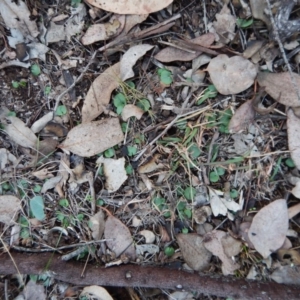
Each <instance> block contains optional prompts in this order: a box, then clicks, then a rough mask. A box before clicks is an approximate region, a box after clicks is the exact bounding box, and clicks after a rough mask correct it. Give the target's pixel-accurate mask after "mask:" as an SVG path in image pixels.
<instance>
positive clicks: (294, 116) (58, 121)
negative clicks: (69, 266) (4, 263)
mask: <svg viewBox="0 0 300 300" xmlns="http://www.w3.org/2000/svg"><path fill="white" fill-rule="evenodd" d="M6 2H7V1H6ZM6 2H3V3H2V4H1V6H0V11H1V14H3V11H4V10H3V9H4V6H5V5H6V6H5V9H6V10H7V9H8V8H7V7H10V8H9V9H10V14H9V16H11V17H12V16H16V15H17V16H18V19H16V18H14V19H13V18H4V25H5V29H6V31H5V34H8V35H9V36H8V37H7V40H8V43H9V46H10V47H11V48H10V49H8V48H5V51H4V52H3V57H4V58H5V59H6V62H5V63H3V64H2V65H1V69H3V74H6V75H7V79H5V78H4V80H3V86H2V87H3V88H2V89H1V96H2V98H3V99H8V100H7V101H6V103H5V105H6V106H7V108H5V107H3V108H2V109H1V113H0V123H1V130H2V131H1V139H2V140H1V142H2V141H3V142H2V143H3V146H2V149H1V151H0V162H1V176H2V183H1V196H0V197H1V198H2V200H3V201H1V205H0V206H1V207H0V210H1V220H0V222H1V223H3V225H4V226H5V227H4V228H5V231H4V235H5V237H6V238H9V235H10V234H11V235H14V238H11V239H10V241H11V247H12V248H14V249H15V250H21V251H23V250H24V248H25V249H26V251H29V252H30V251H31V249H32V250H35V251H36V250H38V249H43V250H45V249H50V248H49V247H52V249H53V245H54V244H53V243H51V242H50V241H49V236H50V235H47V236H48V239H46V238H45V240H44V241H43V242H44V243H43V244H42V246H39V247H41V248H37V247H36V246H35V245H36V244H37V243H40V242H41V241H40V240H37V237H36V233H35V230H37V228H39V229H38V230H41V231H40V232H41V234H42V232H44V230H46V231H48V230H49V227H52V229H53V232H56V231H57V230H56V229H55V228H61V230H62V231H61V232H65V233H66V234H63V236H64V237H66V236H68V237H69V238H70V239H71V240H70V241H69V244H74V245H76V244H78V243H80V245H81V246H79V247H78V246H74V250H73V249H72V250H71V252H70V253H68V254H67V255H64V256H63V257H64V259H66V258H65V256H69V257H77V258H78V259H84V257H85V255H91V257H92V259H95V258H96V259H97V260H98V262H99V263H100V264H102V265H105V266H107V267H109V266H117V265H119V264H123V263H128V262H131V263H137V262H138V263H140V264H149V263H150V264H159V265H163V264H172V263H174V264H175V263H179V264H180V265H184V264H186V265H187V266H188V267H187V268H191V269H193V270H195V271H201V272H206V273H208V274H210V275H211V274H214V273H219V274H220V273H222V274H223V275H226V276H227V275H229V274H234V275H236V276H240V277H251V276H250V271H251V269H252V270H253V266H254V265H255V272H256V277H257V278H262V277H264V276H267V277H268V278H270V279H273V280H275V281H277V282H285V283H294V284H297V283H298V281H297V276H296V275H295V274H296V273H295V272H294V268H293V266H291V264H295V265H298V261H299V259H298V256H299V254H298V251H297V250H296V249H297V246H299V245H298V243H297V241H296V240H297V237H298V232H299V230H298V227H297V226H289V224H292V223H291V222H294V223H293V224H298V223H299V215H298V214H299V211H300V209H299V205H298V204H297V202H298V201H299V195H300V193H299V178H300V176H299V173H298V169H299V168H300V167H299V158H298V156H299V155H298V149H299V145H298V140H299V138H297V135H298V127H299V124H298V123H299V118H298V116H299V112H298V110H299V109H298V107H299V106H300V105H299V98H298V94H299V92H298V91H297V88H296V87H297V82H298V79H299V75H298V74H297V73H289V72H287V71H286V69H285V68H283V67H282V62H280V59H278V58H279V56H280V52H279V51H278V47H277V45H276V43H274V42H271V43H268V44H267V45H266V44H264V43H263V41H261V40H260V39H259V38H258V39H257V40H254V43H253V36H252V37H251V35H250V34H249V33H250V32H252V31H253V30H252V29H251V27H247V26H249V25H247V24H252V23H251V22H254V24H255V25H256V23H255V22H257V21H256V20H255V19H253V18H257V19H261V20H262V21H263V22H264V25H263V26H265V29H266V30H269V31H270V33H271V35H270V40H271V39H272V30H271V27H270V21H269V19H268V17H267V15H265V14H261V13H260V12H259V9H258V8H257V7H260V5H261V4H258V3H257V2H256V1H250V6H251V8H252V12H251V10H250V8H249V6H248V5H247V4H245V3H240V4H237V3H233V4H232V5H227V4H224V5H220V3H219V4H216V5H214V6H213V7H214V9H215V11H214V14H213V15H211V18H210V20H211V21H210V23H207V20H206V19H205V18H206V17H204V15H202V14H201V12H200V11H202V8H203V7H202V6H200V4H199V3H198V4H191V7H190V8H189V7H186V8H185V9H187V11H188V12H189V13H190V15H191V16H192V22H191V23H190V24H188V23H187V21H186V20H185V18H180V17H181V14H182V12H181V11H180V10H179V9H178V7H177V4H176V3H172V1H168V2H164V3H163V2H161V1H152V2H151V3H150V2H149V1H148V2H147V3H145V5H144V6H140V5H138V4H137V2H136V1H131V0H127V1H123V2H122V1H118V2H111V3H110V2H107V1H104V2H103V3H102V2H101V1H88V2H89V4H91V6H90V7H89V9H90V10H89V11H87V8H88V7H87V6H86V4H84V3H79V4H78V5H77V4H73V2H72V5H71V6H70V7H68V8H67V10H64V11H68V14H65V13H64V14H60V15H57V16H54V15H53V10H52V8H51V7H48V6H47V4H43V5H45V7H46V9H44V10H43V11H44V12H45V14H47V18H48V17H51V21H49V22H48V23H44V22H43V20H42V19H41V20H39V21H37V20H38V19H39V18H37V16H38V15H37V11H36V10H35V9H34V10H33V11H30V10H31V9H32V8H30V10H29V9H28V8H27V7H26V4H25V2H24V1H21V2H20V3H21V6H20V10H19V11H18V10H16V7H15V4H10V3H9V2H7V3H9V5H8V4H7V3H6ZM121 2H122V3H121ZM123 4H124V5H125V4H126V5H125V6H126V7H123ZM139 4H140V3H139ZM7 5H8V6H7ZM60 5H62V4H60ZM197 5H199V7H197ZM239 5H240V6H239ZM97 7H98V8H101V9H102V10H101V9H98V8H97ZM195 8H198V10H197V9H195ZM36 9H37V10H38V11H39V8H36ZM162 9H163V10H162ZM263 9H266V7H264V8H263ZM276 9H277V10H278V14H279V13H280V12H281V8H280V7H279V8H278V7H276V8H275V10H276ZM106 10H107V11H110V12H112V13H107V12H106ZM157 11H159V12H157ZM87 12H88V14H87ZM241 12H242V13H241ZM150 13H151V15H150V16H149V15H148V14H150ZM210 13H211V12H209V11H207V15H210ZM31 14H33V15H34V16H35V17H36V18H32V17H30V15H31ZM243 14H244V15H243ZM45 16H46V15H45ZM170 16H171V17H170ZM245 16H247V18H246V19H243V18H245ZM199 17H200V19H201V21H200V20H199ZM13 20H15V23H12V22H13ZM87 20H89V21H90V22H89V21H87ZM154 20H155V22H154V25H151V24H152V23H153V21H154ZM202 21H203V22H204V23H203V24H202ZM247 22H248V23H247ZM23 24H27V27H26V26H23ZM90 25H91V26H90ZM184 26H188V27H189V30H188V31H187V33H186V35H185V36H182V35H179V34H177V33H176V32H179V31H178V30H179V28H181V29H182V28H184ZM243 26H245V27H243ZM204 28H205V30H204ZM237 28H239V31H237ZM245 28H247V31H246V30H244V29H245ZM191 29H192V30H193V32H194V34H190V33H191V31H190V30H191ZM26 30H28V31H26ZM46 32H47V34H45V33H46ZM170 32H173V33H172V36H168V35H169V34H170ZM205 32H209V33H205ZM241 33H242V34H243V35H240V34H241ZM1 34H3V33H1ZM37 35H39V39H37ZM75 35H77V36H75ZM164 35H167V37H165V36H164ZM242 36H243V38H242ZM169 37H170V38H169ZM157 38H159V43H157V40H156V39H157ZM78 40H80V41H81V42H82V44H83V45H81V44H79V43H78V42H76V43H74V41H78ZM145 40H146V41H145ZM70 41H72V42H71V43H70ZM101 41H104V42H101ZM18 43H19V44H18ZM251 44H252V45H254V46H253V47H252V46H251ZM85 45H90V46H89V47H91V48H88V47H86V46H85ZM60 47H61V48H60ZM93 47H94V48H93ZM286 47H287V46H286ZM93 49H98V50H96V51H95V50H93ZM245 49H246V51H244V50H245ZM286 49H287V48H286ZM21 50H22V51H23V50H25V51H23V53H22V51H21ZM49 50H52V51H49ZM150 50H151V52H150ZM91 51H92V52H91ZM148 51H149V52H148ZM289 51H293V50H292V49H291V50H289ZM147 52H148V53H147ZM291 53H292V52H291ZM52 55H53V58H54V57H55V59H54V60H53V58H52V57H51V56H52ZM291 55H295V54H293V53H292V54H291ZM16 57H17V58H18V59H19V61H16V60H14V58H16ZM50 57H51V59H49V58H50ZM33 58H37V59H36V61H35V62H34V64H36V65H37V63H39V65H40V66H38V67H39V72H40V74H37V73H35V74H33V73H32V74H31V73H30V71H29V70H27V68H29V67H30V66H31V63H32V62H33V61H32V60H28V59H33ZM55 60H57V62H56V61H55ZM23 61H29V62H30V63H28V64H24V63H23ZM171 62H174V63H175V64H177V62H180V64H179V65H178V66H175V65H174V64H170V63H171ZM291 63H292V61H291ZM18 66H19V67H20V68H22V70H23V71H24V72H23V71H22V72H21V73H20V74H21V75H20V76H19V77H12V76H11V73H10V68H8V67H11V68H15V69H16V68H17V67H18ZM49 66H51V67H52V68H54V69H56V70H57V72H53V70H52V69H51V70H50V68H49ZM31 69H32V68H31ZM67 69H69V70H68V72H69V73H71V76H69V78H71V79H72V80H71V83H70V84H66V81H65V80H63V79H64V78H66V76H62V77H60V76H61V74H63V73H64V72H65V71H66V70H67ZM296 69H297V68H296V67H294V68H293V70H296ZM266 70H268V71H267V72H266ZM15 74H17V72H15ZM49 74H51V76H49ZM63 75H65V74H63ZM69 75H70V74H69ZM14 76H15V75H14ZM8 78H9V80H8ZM23 79H26V80H25V81H23ZM53 79H54V80H53ZM58 82H60V83H59V85H58ZM72 82H73V83H72ZM29 88H30V89H29ZM7 90H9V91H10V93H11V95H13V97H14V98H11V97H10V95H9V94H7V93H6V91H7ZM25 91H26V92H25ZM29 91H30V92H29ZM32 92H33V94H32ZM5 93H6V94H5ZM120 94H121V95H122V96H121V98H122V99H123V100H124V101H123V100H122V101H123V102H124V103H123V102H122V103H121V104H122V105H121V106H120V105H119V104H120V103H119V104H118V101H114V100H113V99H115V97H116V96H117V95H120ZM24 95H29V96H28V97H29V98H30V97H31V98H30V99H29V100H28V99H25V98H22V97H24ZM33 95H34V96H35V98H33ZM37 95H41V96H37ZM13 99H19V101H14V100H13ZM33 99H36V100H33ZM22 101H23V102H22ZM24 103H28V106H26V105H25V104H24ZM34 103H35V104H34ZM58 107H59V110H58ZM216 133H217V134H216ZM286 133H287V135H288V142H287V139H286ZM287 145H288V146H287ZM28 169H29V172H28ZM287 174H288V176H286V175H287ZM201 188H204V189H206V190H207V189H208V194H209V195H202V194H201V193H200V189H201ZM286 191H288V192H291V193H290V194H288V196H287V200H283V198H285V197H286V194H285V193H286ZM206 194H207V193H206ZM11 197H12V198H11ZM281 198H282V199H281ZM7 199H11V201H7ZM19 199H20V200H19ZM276 199H280V200H276ZM103 210H105V211H107V214H108V216H107V218H106V219H105V214H104V213H103ZM291 219H292V221H289V220H291ZM29 222H30V224H29ZM289 222H290V223H289ZM11 226H12V227H11ZM289 227H290V228H291V229H293V230H288V228H289ZM1 228H2V227H1ZM18 228H19V229H18ZM71 228H72V229H71ZM54 229H55V230H54ZM10 230H11V231H10ZM50 230H51V229H50ZM71 232H72V233H74V234H70V233H71ZM68 233H69V234H68ZM75 233H76V234H75ZM41 236H42V235H41ZM71 236H72V237H71ZM287 236H288V238H287ZM62 239H63V237H60V238H56V239H55V243H56V245H55V247H58V246H59V245H58V244H57V243H61V242H62ZM89 239H91V241H88V240H89ZM101 239H103V240H104V241H103V242H102V241H101V242H99V241H100V240H101ZM8 240H9V239H8ZM32 241H34V242H32ZM82 241H85V243H86V242H87V244H84V243H82ZM90 242H93V243H94V244H92V246H90V244H89V243H90ZM83 245H85V246H83ZM291 248H293V249H291ZM294 248H296V249H294ZM293 251H294V252H293ZM69 254H70V255H69ZM271 254H272V256H271ZM275 254H276V257H275V256H274V255H275ZM261 258H263V259H264V262H265V263H266V264H267V267H266V266H265V265H263V263H261V261H262V260H261ZM287 258H290V260H287ZM220 261H221V263H220ZM245 261H246V263H245ZM252 262H253V263H252ZM254 262H255V263H254ZM186 265H184V266H186ZM265 268H268V272H269V273H268V274H271V275H266V272H265ZM90 288H91V291H90V294H93V293H94V292H95V294H94V296H95V297H100V298H101V297H104V296H103V294H101V293H102V292H101V291H100V292H99V293H100V294H97V291H98V290H101V288H100V287H90ZM98 288H99V289H98ZM96 290H97V291H96ZM85 292H86V291H85ZM96 294H97V295H96ZM108 297H110V296H108ZM178 297H180V296H179V295H178ZM184 297H189V295H188V294H187V295H185V296H184ZM108 299H110V298H108Z"/></svg>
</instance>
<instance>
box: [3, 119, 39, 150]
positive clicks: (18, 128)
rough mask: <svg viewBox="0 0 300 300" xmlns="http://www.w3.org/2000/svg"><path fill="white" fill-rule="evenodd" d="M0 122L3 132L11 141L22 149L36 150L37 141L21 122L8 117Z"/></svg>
mask: <svg viewBox="0 0 300 300" xmlns="http://www.w3.org/2000/svg"><path fill="white" fill-rule="evenodd" d="M1 122H2V124H3V126H4V131H5V132H6V133H7V134H8V136H9V137H10V139H11V140H12V141H14V142H15V143H16V144H18V145H20V146H22V147H25V148H31V149H36V147H37V144H38V139H37V137H36V135H35V134H34V133H33V132H32V130H31V129H30V128H28V127H27V126H26V124H25V123H24V122H23V121H22V120H20V119H19V118H17V117H13V116H8V117H5V118H4V119H2V120H1Z"/></svg>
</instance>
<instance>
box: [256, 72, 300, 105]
mask: <svg viewBox="0 0 300 300" xmlns="http://www.w3.org/2000/svg"><path fill="white" fill-rule="evenodd" d="M292 75H293V78H294V80H295V84H296V87H298V89H299V86H300V76H299V75H298V74H296V73H292ZM257 81H258V83H259V85H260V86H261V87H264V88H265V91H266V92H267V93H268V94H269V95H270V96H271V97H272V98H273V99H274V100H275V101H277V102H279V103H281V104H283V105H286V106H290V107H297V106H300V100H299V99H298V93H297V88H296V87H295V86H294V85H293V82H292V79H291V75H290V73H289V72H283V73H269V72H259V73H258V75H257Z"/></svg>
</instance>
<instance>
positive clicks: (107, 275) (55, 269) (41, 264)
mask: <svg viewBox="0 0 300 300" xmlns="http://www.w3.org/2000/svg"><path fill="white" fill-rule="evenodd" d="M11 255H12V258H13V260H14V262H13V261H12V260H11V258H10V257H9V255H8V254H7V253H2V254H1V256H0V262H1V263H0V274H2V275H11V274H16V273H18V271H19V272H20V273H21V274H41V273H42V272H45V271H47V274H52V276H53V277H54V278H55V279H57V280H61V281H65V282H69V283H72V284H75V285H80V286H85V285H100V286H127V287H137V286H138V287H145V288H161V289H173V290H181V289H185V290H191V291H198V292H200V293H204V294H206V295H215V296H218V297H230V298H234V299H244V300H254V299H261V300H264V299H265V300H267V299H272V300H281V299H290V300H293V299H295V300H296V299H300V288H299V287H297V286H292V285H289V286H287V285H282V284H277V283H274V282H261V281H247V280H244V279H236V278H234V277H221V276H220V277H218V278H217V277H215V276H214V277H209V276H201V275H199V274H197V273H194V274H191V273H187V272H184V271H178V270H174V269H168V268H159V267H143V266H138V265H123V266H116V267H111V268H104V267H99V266H98V265H97V264H88V265H87V266H86V268H84V263H81V262H75V261H62V260H61V257H60V256H59V255H57V254H52V253H38V254H21V253H16V252H11ZM14 264H15V265H16V266H17V267H18V271H17V270H16V268H15V265H14ZM82 270H85V272H84V277H81V273H82Z"/></svg>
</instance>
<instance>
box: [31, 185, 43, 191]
mask: <svg viewBox="0 0 300 300" xmlns="http://www.w3.org/2000/svg"><path fill="white" fill-rule="evenodd" d="M41 190H42V187H41V186H40V185H39V184H36V185H35V186H34V187H33V191H34V192H35V193H39V192H40V191H41Z"/></svg>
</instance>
